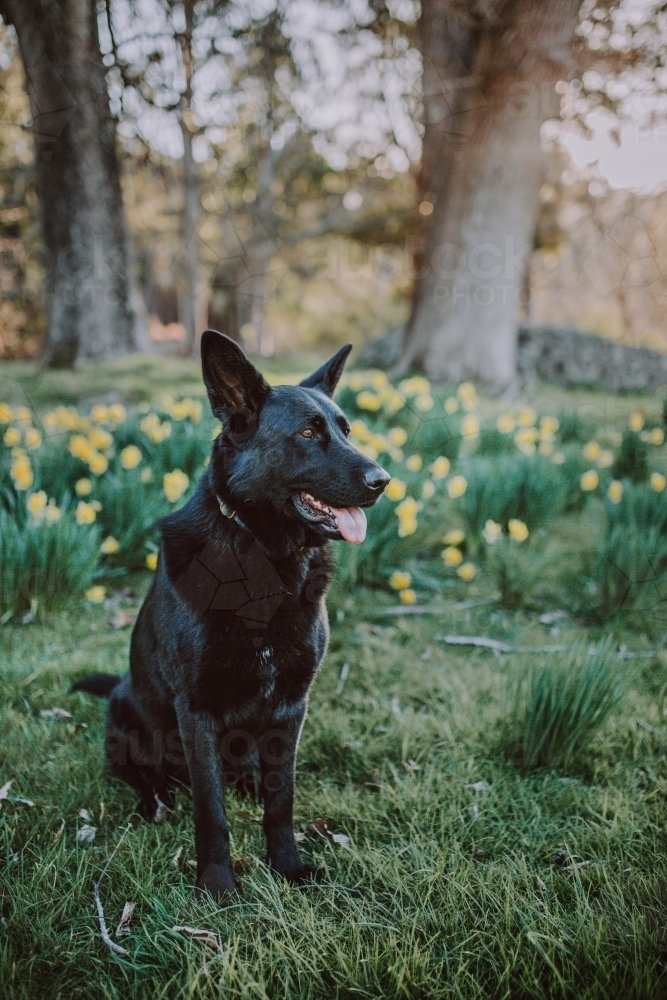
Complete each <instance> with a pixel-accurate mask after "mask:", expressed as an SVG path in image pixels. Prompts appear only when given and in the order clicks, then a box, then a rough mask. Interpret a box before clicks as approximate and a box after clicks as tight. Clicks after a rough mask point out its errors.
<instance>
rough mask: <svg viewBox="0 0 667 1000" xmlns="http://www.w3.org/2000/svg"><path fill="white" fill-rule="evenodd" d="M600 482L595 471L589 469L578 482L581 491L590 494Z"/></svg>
mask: <svg viewBox="0 0 667 1000" xmlns="http://www.w3.org/2000/svg"><path fill="white" fill-rule="evenodd" d="M599 482H600V477H599V476H598V473H597V469H589V470H588V472H584V474H583V476H582V477H581V479H580V480H579V483H580V485H581V488H582V490H585V491H586V492H587V493H590V492H591V490H596V489H597V488H598V484H599Z"/></svg>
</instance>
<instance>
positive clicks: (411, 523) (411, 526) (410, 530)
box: [397, 517, 417, 538]
mask: <svg viewBox="0 0 667 1000" xmlns="http://www.w3.org/2000/svg"><path fill="white" fill-rule="evenodd" d="M416 530H417V518H416V517H403V518H401V520H400V521H399V522H398V532H397V533H398V537H399V538H407V537H408V536H409V535H414V533H415V531H416Z"/></svg>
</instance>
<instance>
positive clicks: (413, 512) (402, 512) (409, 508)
mask: <svg viewBox="0 0 667 1000" xmlns="http://www.w3.org/2000/svg"><path fill="white" fill-rule="evenodd" d="M421 508H422V505H421V504H420V503H418V502H417V501H416V500H415V499H414V497H406V498H405V500H402V501H401V503H399V504H398V506H397V507H396V516H397V517H399V518H412V517H416V516H417V514H418V513H419V511H420V510H421Z"/></svg>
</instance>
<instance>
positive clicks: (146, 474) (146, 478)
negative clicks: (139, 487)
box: [139, 455, 208, 483]
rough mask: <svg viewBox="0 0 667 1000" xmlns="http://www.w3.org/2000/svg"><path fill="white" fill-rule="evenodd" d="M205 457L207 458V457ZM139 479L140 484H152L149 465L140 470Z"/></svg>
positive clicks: (151, 471) (151, 472)
mask: <svg viewBox="0 0 667 1000" xmlns="http://www.w3.org/2000/svg"><path fill="white" fill-rule="evenodd" d="M206 457H207V458H208V455H207V456H206ZM139 478H140V479H141V481H142V483H152V482H153V470H152V469H151V467H150V466H149V465H147V466H146V467H145V468H144V469H142V470H141V472H140V473H139Z"/></svg>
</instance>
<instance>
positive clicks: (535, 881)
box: [533, 875, 547, 892]
mask: <svg viewBox="0 0 667 1000" xmlns="http://www.w3.org/2000/svg"><path fill="white" fill-rule="evenodd" d="M533 885H534V886H535V888H536V889H539V890H540V891H541V892H546V888H547V887H546V885H545V884H544V882H543V881H542V879H541V878H540V876H539V875H536V876H535V877H534V878H533Z"/></svg>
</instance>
